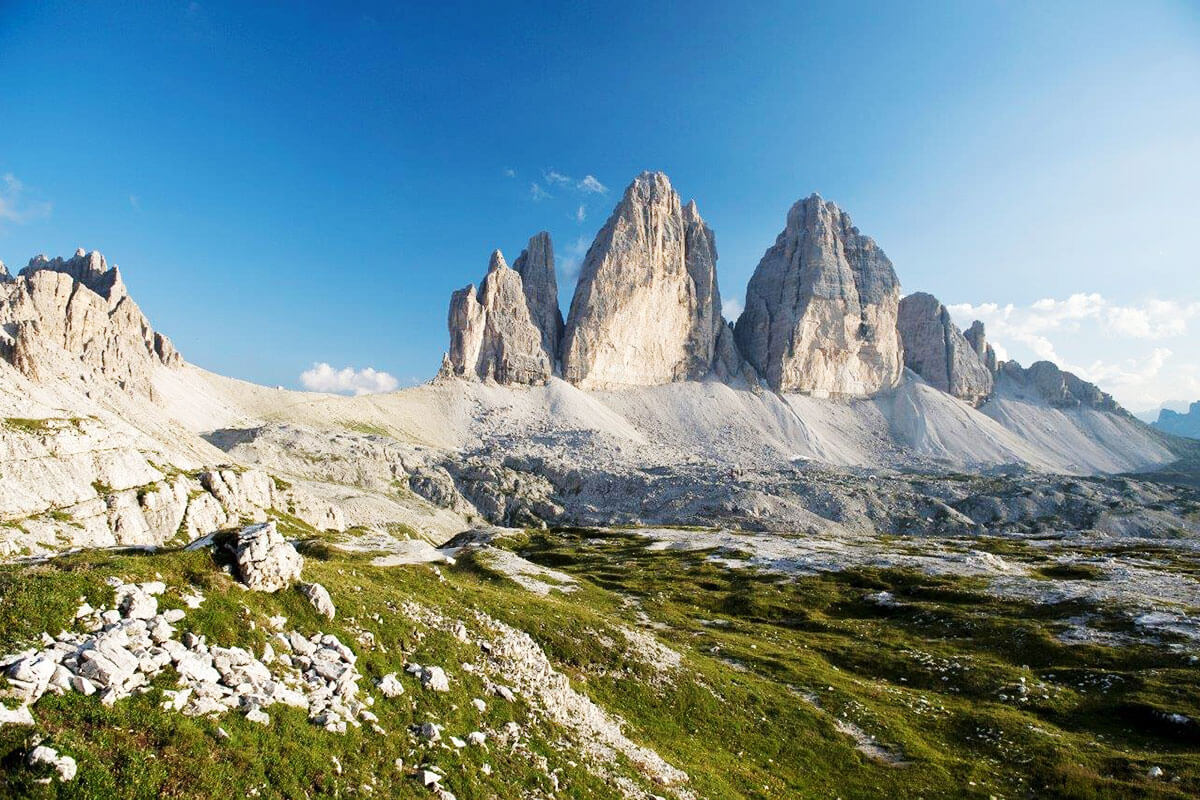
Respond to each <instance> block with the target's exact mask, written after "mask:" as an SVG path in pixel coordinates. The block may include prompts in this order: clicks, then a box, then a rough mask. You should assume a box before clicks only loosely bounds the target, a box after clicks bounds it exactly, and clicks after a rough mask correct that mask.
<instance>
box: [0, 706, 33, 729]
mask: <svg viewBox="0 0 1200 800" xmlns="http://www.w3.org/2000/svg"><path fill="white" fill-rule="evenodd" d="M33 724H34V719H33V714H32V713H31V712H30V711H29V706H27V705H24V704H22V705H19V706H17V707H16V708H9V707H8V706H5V705H0V725H33Z"/></svg>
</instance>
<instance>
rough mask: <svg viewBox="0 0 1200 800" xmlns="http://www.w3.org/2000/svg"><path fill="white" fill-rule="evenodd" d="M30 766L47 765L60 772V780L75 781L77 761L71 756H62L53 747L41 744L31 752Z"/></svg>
mask: <svg viewBox="0 0 1200 800" xmlns="http://www.w3.org/2000/svg"><path fill="white" fill-rule="evenodd" d="M28 760H29V765H30V766H36V765H38V764H46V765H48V766H51V767H54V769H56V770H57V771H58V777H59V780H63V781H70V780H74V779H75V773H76V771H77V767H76V764H75V759H73V758H71V757H70V756H62V755H59V754H58V751H57V750H55V749H54V748H53V747H47V746H46V745H44V744H40V745H38V746H37V747H35V748H33V750H31V751H30V752H29V759H28Z"/></svg>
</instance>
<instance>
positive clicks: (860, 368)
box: [735, 194, 902, 396]
mask: <svg viewBox="0 0 1200 800" xmlns="http://www.w3.org/2000/svg"><path fill="white" fill-rule="evenodd" d="M899 301H900V284H899V281H898V280H897V279H896V273H895V271H894V270H893V269H892V263H891V262H890V261H889V260H888V258H887V256H886V255H884V253H883V251H882V250H880V249H879V247H878V246H876V244H875V242H874V241H873V240H872V239H871V238H870V237H868V236H863V235H862V234H860V233H859V231H858V228H855V227H854V225H853V223H851V221H850V217H849V215H847V214H846V213H845V212H843V211H842V210H841V209H839V208H838V207H837V206H836V205H834V204H833V203H827V202H825V201H824V200H822V199H821V197H820V196H819V195H816V194H814V195H812V196H811V197H808V198H807V199H804V200H800V201H799V202H797V203H796V204H795V205H793V206H792V208H791V210H790V211H789V212H788V216H787V224H786V225H785V227H784V229H783V232H782V233H780V234H779V236H778V238H776V240H775V244H774V245H773V246H772V247H771V248H770V249H768V250H767V252H766V253H765V254H764V255H763V257H762V260H761V261H760V262H759V264H758V267H757V268H756V269H755V271H754V275H753V277H752V278H751V279H750V284H749V286H748V287H747V290H746V308H745V311H743V312H742V316H741V317H740V318H739V319H738V322H737V326H736V329H735V339H736V341H737V344H738V347H739V349H740V351H741V353H742V355H743V356H745V358H746V360H747V361H749V362H750V363H751V364H752V365H753V366H754V367H755V369H757V370H758V373H759V374H760V375H762V376H763V377H764V378H765V379H766V381H767V383H768V384H769V385H770V386H771V388H773V389H775V390H776V391H784V392H789V391H795V392H805V393H809V394H814V395H818V396H829V395H835V396H837V395H841V396H847V395H849V396H853V395H868V394H872V393H874V392H878V391H879V390H881V389H887V388H890V387H893V386H895V385H896V384H897V383H898V382H899V380H900V375H901V371H902V361H901V350H900V336H899V334H898V333H897V330H896V315H897V311H898V306H899Z"/></svg>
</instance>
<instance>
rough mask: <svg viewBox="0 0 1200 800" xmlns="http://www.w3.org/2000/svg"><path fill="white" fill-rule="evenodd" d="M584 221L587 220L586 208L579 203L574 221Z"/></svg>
mask: <svg viewBox="0 0 1200 800" xmlns="http://www.w3.org/2000/svg"><path fill="white" fill-rule="evenodd" d="M585 219H587V208H585V207H584V205H583V203H580V204H579V208H578V209H576V211H575V221H576V222H583V221H584V220H585Z"/></svg>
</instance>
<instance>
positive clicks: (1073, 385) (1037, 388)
mask: <svg viewBox="0 0 1200 800" xmlns="http://www.w3.org/2000/svg"><path fill="white" fill-rule="evenodd" d="M997 375H998V376H1002V378H1003V379H1004V380H1005V381H1006V382H1008V383H1009V384H1010V385H1012V386H1015V387H1019V388H1020V389H1023V390H1025V391H1029V392H1033V393H1036V395H1038V396H1039V397H1041V398H1042V399H1044V400H1045V401H1046V402H1047V403H1049V404H1050V405H1051V406H1053V407H1054V408H1091V409H1095V410H1097V411H1107V412H1109V413H1112V414H1120V415H1122V416H1124V417H1131V416H1132V415H1131V414H1130V413H1129V412H1128V411H1126V410H1125V409H1124V408H1122V407H1121V406H1120V404H1118V403H1117V401H1116V400H1114V399H1113V397H1112V395H1110V394H1108V393H1107V392H1104V391H1101V389H1100V387H1098V386H1096V384H1094V383H1089V382H1088V381H1085V380H1084V379H1083V378H1080V377H1079V376H1078V375H1075V374H1074V373H1072V372H1067V371H1065V370H1063V369H1060V368H1059V367H1058V365H1057V364H1054V363H1052V362H1049V361H1036V362H1034V363H1033V364H1031V365H1030V366H1029V367H1028V368H1026V367H1022V366H1021V365H1020V364H1018V363H1017V362H1015V361H1004V362H1002V363H1001V364H1000V365H999V368H998V371H997Z"/></svg>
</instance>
